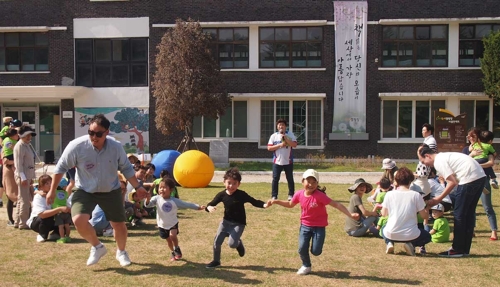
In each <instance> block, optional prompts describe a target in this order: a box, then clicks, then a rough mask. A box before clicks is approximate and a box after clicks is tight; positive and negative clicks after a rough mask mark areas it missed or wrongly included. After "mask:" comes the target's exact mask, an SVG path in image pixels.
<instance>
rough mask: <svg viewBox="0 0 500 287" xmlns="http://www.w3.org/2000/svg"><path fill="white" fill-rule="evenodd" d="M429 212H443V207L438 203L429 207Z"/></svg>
mask: <svg viewBox="0 0 500 287" xmlns="http://www.w3.org/2000/svg"><path fill="white" fill-rule="evenodd" d="M431 210H439V211H444V206H443V205H442V204H441V203H438V204H436V205H434V206H433V207H431Z"/></svg>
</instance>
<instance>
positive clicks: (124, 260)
mask: <svg viewBox="0 0 500 287" xmlns="http://www.w3.org/2000/svg"><path fill="white" fill-rule="evenodd" d="M116 260H118V262H120V265H121V266H129V265H130V264H131V263H132V262H130V258H129V257H128V253H127V251H125V250H123V251H119V250H116Z"/></svg>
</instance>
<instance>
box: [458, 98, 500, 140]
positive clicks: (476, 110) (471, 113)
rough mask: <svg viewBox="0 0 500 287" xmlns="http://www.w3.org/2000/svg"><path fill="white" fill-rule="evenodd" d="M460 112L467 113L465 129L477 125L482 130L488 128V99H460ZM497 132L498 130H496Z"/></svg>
mask: <svg viewBox="0 0 500 287" xmlns="http://www.w3.org/2000/svg"><path fill="white" fill-rule="evenodd" d="M460 113H461V114H463V113H466V114H467V117H466V119H467V129H469V128H471V127H478V128H480V129H482V130H489V128H490V120H489V119H490V101H476V100H464V101H460ZM497 133H498V131H497Z"/></svg>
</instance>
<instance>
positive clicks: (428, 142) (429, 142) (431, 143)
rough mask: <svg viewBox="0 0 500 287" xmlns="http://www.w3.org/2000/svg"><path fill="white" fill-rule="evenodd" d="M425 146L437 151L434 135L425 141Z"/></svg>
mask: <svg viewBox="0 0 500 287" xmlns="http://www.w3.org/2000/svg"><path fill="white" fill-rule="evenodd" d="M424 144H426V145H428V146H429V147H430V148H431V149H433V150H436V151H437V143H436V139H435V138H434V136H433V135H430V136H428V137H426V138H425V139H424Z"/></svg>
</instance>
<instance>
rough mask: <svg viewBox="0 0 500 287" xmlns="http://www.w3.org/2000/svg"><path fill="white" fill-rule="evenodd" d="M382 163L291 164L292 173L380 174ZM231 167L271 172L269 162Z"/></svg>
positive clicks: (412, 167) (414, 166) (414, 164)
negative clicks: (314, 171) (309, 171)
mask: <svg viewBox="0 0 500 287" xmlns="http://www.w3.org/2000/svg"><path fill="white" fill-rule="evenodd" d="M381 162H382V161H380V162H379V161H376V162H371V161H368V160H361V161H357V162H354V161H347V160H344V161H335V162H326V161H323V162H321V161H309V162H295V163H294V164H293V170H294V171H305V170H306V169H309V168H312V169H315V170H317V171H320V172H381V171H382V170H381V169H380V168H381V167H382V164H381ZM229 165H230V166H231V167H233V166H237V167H238V168H239V169H240V170H241V171H272V163H270V162H254V161H252V162H230V163H229ZM398 166H406V167H408V168H409V169H410V170H415V169H416V167H417V163H414V162H405V163H401V164H398ZM216 170H219V171H221V170H225V169H224V168H216Z"/></svg>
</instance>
